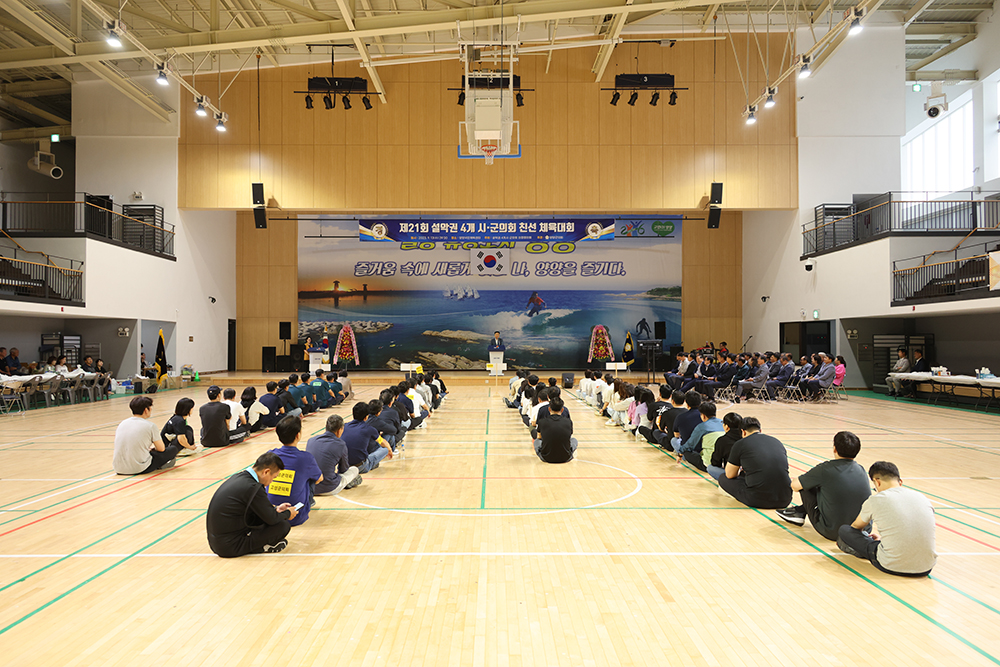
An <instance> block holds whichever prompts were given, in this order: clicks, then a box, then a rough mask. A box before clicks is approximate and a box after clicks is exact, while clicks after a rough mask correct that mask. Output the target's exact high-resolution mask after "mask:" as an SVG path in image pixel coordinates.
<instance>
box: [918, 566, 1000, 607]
mask: <svg viewBox="0 0 1000 667" xmlns="http://www.w3.org/2000/svg"><path fill="white" fill-rule="evenodd" d="M927 578H928V579H930V580H932V581H936V582H937V583H939V584H942V585H943V586H945V587H947V588H950V589H951V590H953V591H955V592H956V593H958V594H959V595H961V596H962V597H964V598H968V599H969V600H972V601H973V602H975V603H976V604H978V605H980V606H983V607H985V608H987V609H989V610H990V611H992V612H993V613H994V614H1000V609H997V608H996V607H991V606H990V605H988V604H986V603H985V602H983V601H982V600H979V599H976V598H974V597H972V596H971V595H969V594H968V593H966V592H965V591H963V590H962V589H961V588H958V587H956V586H953V585H951V584H949V583H948V582H947V581H942V580H941V579H938V578H937V577H935V576H933V575H928V576H927Z"/></svg>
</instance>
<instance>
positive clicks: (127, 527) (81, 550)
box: [0, 478, 227, 634]
mask: <svg viewBox="0 0 1000 667" xmlns="http://www.w3.org/2000/svg"><path fill="white" fill-rule="evenodd" d="M225 479H227V478H223V479H219V480H216V481H214V482H212V483H211V484H209V485H207V486H203V487H202V488H200V489H198V490H197V491H195V492H194V493H190V494H188V495H186V496H184V497H183V498H181V499H180V500H175V501H174V502H172V503H170V504H169V505H167V506H166V507H161V508H160V509H158V510H156V511H155V512H152V513H150V514H147V515H146V516H144V517H142V518H141V519H137V520H135V521H133V522H132V523H130V524H128V525H127V526H122V527H121V528H119V529H118V530H116V531H114V532H112V533H109V534H107V535H105V536H104V537H102V538H101V539H99V540H97V541H96V542H91V543H90V544H88V545H87V546H85V547H81V548H80V549H77V550H76V551H74V552H73V553H70V554H66V555H65V556H63V557H62V558H59V559H58V560H54V561H52V562H51V563H49V564H48V565H45V566H44V567H40V568H38V569H37V570H35V571H34V572H29V573H28V574H26V575H24V576H23V577H19V578H18V579H15V580H14V581H12V582H10V583H8V584H6V585H4V586H2V587H0V592H3V591H5V590H7V589H8V588H10V587H11V586H13V585H14V584H19V583H21V582H22V581H25V580H27V579H30V578H31V577H33V576H35V575H36V574H39V573H40V572H44V571H45V570H47V569H49V568H50V567H52V566H54V565H57V564H59V563H61V562H62V561H64V560H66V559H67V558H70V557H72V556H75V555H76V554H78V553H81V552H83V551H86V550H87V549H89V548H91V547H93V546H96V545H98V544H100V543H101V542H103V541H104V540H106V539H108V538H109V537H113V536H115V535H117V534H118V533H120V532H122V531H124V530H128V529H129V528H131V527H132V526H135V525H136V524H139V523H142V522H143V521H145V520H146V519H149V518H150V517H153V516H156V515H157V514H159V513H160V512H162V511H164V510H165V509H167V508H169V507H172V506H173V505H176V504H178V503H181V502H183V501H185V500H187V499H188V498H190V497H191V496H195V495H197V494H199V493H201V492H202V491H205V490H206V489H209V488H211V487H212V486H215V485H216V484H218V483H219V482H223V481H225ZM143 548H145V547H143ZM140 551H141V550H140ZM84 583H86V582H84ZM81 585H82V584H81ZM74 590H75V589H74ZM70 592H72V591H70ZM37 611H39V610H35V612H32V614H34V613H37ZM25 618H27V617H25ZM22 620H24V619H22ZM10 627H12V626H8V627H7V628H4V629H3V630H0V634H3V633H4V632H6V630H7V629H9V628H10Z"/></svg>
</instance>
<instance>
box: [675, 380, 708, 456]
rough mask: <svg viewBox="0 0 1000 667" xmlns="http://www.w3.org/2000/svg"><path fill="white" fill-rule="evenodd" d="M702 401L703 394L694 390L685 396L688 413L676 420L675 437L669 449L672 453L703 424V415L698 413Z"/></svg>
mask: <svg viewBox="0 0 1000 667" xmlns="http://www.w3.org/2000/svg"><path fill="white" fill-rule="evenodd" d="M701 401H702V398H701V394H699V393H698V392H697V391H695V390H694V389H692V390H691V391H689V392H688V393H686V394H684V404H685V405H687V408H688V409H687V412H685V413H683V414H680V415H678V416H677V418H676V419H675V420H674V437H673V438H672V439H671V440H670V446H669V447H668V449H669V450H670V451H672V452H675V451H677V448H678V447H680V445H681V443H682V442H686V441H687V440H688V439H689V438H690V437H691V433H693V432H694V429H695V428H696V427H697V426H698V425H699V424H701V413H700V412H698V406H700V405H701Z"/></svg>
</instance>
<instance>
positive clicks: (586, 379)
mask: <svg viewBox="0 0 1000 667" xmlns="http://www.w3.org/2000/svg"><path fill="white" fill-rule="evenodd" d="M593 383H594V377H593V373H591V372H590V371H589V370H587V371H584V372H583V379H582V380H580V391H579V392H578V393H577V398H580V399H582V400H584V401H585V400H587V396H588V395H589V394H590V387H591V385H592V384H593Z"/></svg>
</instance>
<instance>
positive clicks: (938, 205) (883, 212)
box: [802, 192, 1000, 257]
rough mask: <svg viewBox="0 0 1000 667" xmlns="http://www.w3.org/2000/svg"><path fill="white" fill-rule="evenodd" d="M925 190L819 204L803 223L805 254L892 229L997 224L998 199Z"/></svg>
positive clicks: (949, 229)
mask: <svg viewBox="0 0 1000 667" xmlns="http://www.w3.org/2000/svg"><path fill="white" fill-rule="evenodd" d="M925 194H926V193H906V192H888V193H885V194H882V195H879V196H878V197H873V198H872V199H869V200H868V201H866V202H863V203H861V204H857V205H854V204H823V205H821V206H817V207H816V211H815V216H814V219H813V220H811V221H810V222H807V223H806V224H804V225H802V255H803V257H810V256H812V255H817V254H820V253H824V252H828V251H830V250H835V249H836V248H839V247H841V246H845V245H849V244H853V243H858V242H863V241H868V240H871V239H875V238H878V237H880V236H883V235H885V234H888V233H892V232H910V233H912V232H954V233H961V232H974V231H980V230H986V229H998V228H1000V200H996V199H973V198H972V197H973V195H972V194H971V193H966V194H968V195H969V198H968V199H958V198H953V199H947V200H934V201H927V200H924V199H922V198H921V197H922V196H923V195H925ZM952 196H953V197H957V196H958V195H952ZM975 196H978V197H982V196H983V195H982V194H976V195H975Z"/></svg>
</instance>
